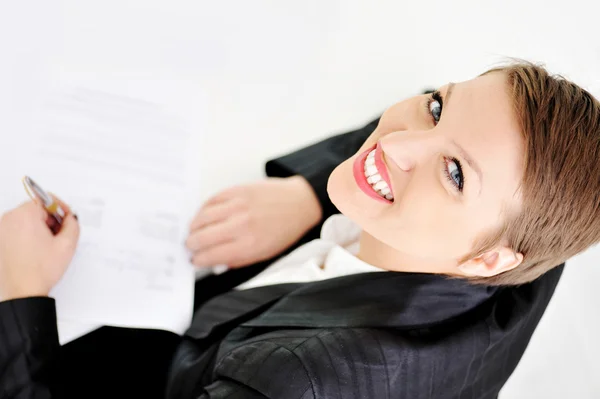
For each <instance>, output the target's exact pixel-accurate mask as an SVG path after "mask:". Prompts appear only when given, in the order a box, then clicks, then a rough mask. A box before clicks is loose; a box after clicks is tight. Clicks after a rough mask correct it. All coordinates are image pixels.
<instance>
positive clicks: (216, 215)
mask: <svg viewBox="0 0 600 399" xmlns="http://www.w3.org/2000/svg"><path fill="white" fill-rule="evenodd" d="M234 211H235V204H234V203H232V202H223V203H218V204H214V205H211V206H206V207H203V208H202V209H200V210H199V211H198V213H197V214H196V216H195V217H194V220H192V223H191V225H190V231H194V230H197V229H200V228H202V227H205V226H208V225H211V224H213V223H217V222H221V221H223V220H225V219H226V218H227V217H228V216H230V215H231V214H233V213H234Z"/></svg>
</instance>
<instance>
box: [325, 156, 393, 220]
mask: <svg viewBox="0 0 600 399" xmlns="http://www.w3.org/2000/svg"><path fill="white" fill-rule="evenodd" d="M353 163H354V157H352V158H350V159H347V160H346V161H344V162H343V163H341V164H340V165H338V167H337V168H335V169H334V170H333V172H332V173H331V175H330V176H329V180H328V181H327V194H328V195H329V199H330V200H331V202H332V203H333V204H334V205H335V206H336V208H337V209H338V210H339V211H340V212H341V213H342V214H344V215H345V216H347V217H348V218H350V219H351V220H352V221H354V222H355V223H357V224H358V225H360V226H361V227H363V228H364V227H365V225H366V224H368V221H369V220H371V221H373V219H377V218H379V217H380V216H381V213H382V211H384V210H385V208H386V206H385V204H384V205H383V206H382V205H381V204H379V203H378V202H377V201H373V199H371V198H370V197H368V196H367V195H365V194H364V193H363V192H362V191H361V190H360V189H359V188H358V186H357V185H356V182H355V180H354V177H353V172H352V164H353Z"/></svg>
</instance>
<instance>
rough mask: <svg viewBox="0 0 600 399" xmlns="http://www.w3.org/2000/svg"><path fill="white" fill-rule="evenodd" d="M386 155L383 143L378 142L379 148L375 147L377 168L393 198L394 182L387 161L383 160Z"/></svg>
mask: <svg viewBox="0 0 600 399" xmlns="http://www.w3.org/2000/svg"><path fill="white" fill-rule="evenodd" d="M384 154H385V152H384V151H383V148H382V146H381V142H379V141H378V142H377V146H376V147H375V167H376V168H377V171H378V172H379V175H380V176H381V178H382V179H383V180H384V181H385V182H386V183H387V185H388V187H389V188H390V193H391V194H392V196H393V195H394V190H393V189H392V182H391V180H390V175H389V173H388V170H389V169H388V167H387V165H386V163H385V160H384V159H383V155H384Z"/></svg>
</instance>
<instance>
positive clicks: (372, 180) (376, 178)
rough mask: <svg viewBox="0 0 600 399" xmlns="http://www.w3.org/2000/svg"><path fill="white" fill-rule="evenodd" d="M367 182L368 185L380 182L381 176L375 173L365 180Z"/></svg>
mask: <svg viewBox="0 0 600 399" xmlns="http://www.w3.org/2000/svg"><path fill="white" fill-rule="evenodd" d="M367 181H368V182H369V184H375V183H377V182H378V181H381V175H379V173H375V174H374V175H373V176H371V177H369V178H367Z"/></svg>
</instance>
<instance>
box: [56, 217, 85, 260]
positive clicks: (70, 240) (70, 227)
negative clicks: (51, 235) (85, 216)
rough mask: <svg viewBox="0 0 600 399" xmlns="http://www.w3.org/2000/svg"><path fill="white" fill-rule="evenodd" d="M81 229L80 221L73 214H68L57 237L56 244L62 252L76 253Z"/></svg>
mask: <svg viewBox="0 0 600 399" xmlns="http://www.w3.org/2000/svg"><path fill="white" fill-rule="evenodd" d="M79 235H80V227H79V221H78V220H77V219H76V218H75V216H74V215H73V214H72V213H69V214H67V216H66V217H65V218H64V220H63V223H62V226H61V228H60V230H59V231H58V234H57V235H56V244H57V245H58V246H60V249H61V250H66V251H69V252H75V248H76V247H77V242H78V241H79Z"/></svg>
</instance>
